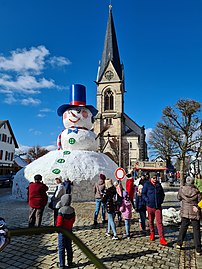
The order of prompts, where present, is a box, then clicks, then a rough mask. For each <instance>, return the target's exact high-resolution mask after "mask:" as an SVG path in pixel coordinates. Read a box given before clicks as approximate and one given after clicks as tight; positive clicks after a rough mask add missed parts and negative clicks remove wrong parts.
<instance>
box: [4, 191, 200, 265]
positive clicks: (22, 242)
mask: <svg viewBox="0 0 202 269" xmlns="http://www.w3.org/2000/svg"><path fill="white" fill-rule="evenodd" d="M176 191H177V189H174V188H173V189H168V190H167V191H166V199H165V203H164V205H163V207H164V208H168V207H170V206H173V207H179V202H177V201H176ZM73 206H74V207H75V210H76V216H77V220H76V223H75V225H74V232H75V234H76V235H77V236H78V237H79V238H80V239H81V240H82V241H83V242H84V243H85V244H86V245H87V246H88V247H89V248H90V249H91V250H92V251H93V253H94V254H95V255H96V256H97V257H99V258H100V259H101V261H102V262H103V263H104V264H105V265H106V266H107V267H108V268H110V269H116V268H121V269H132V268H144V269H150V268H160V269H171V268H172V269H175V268H176V269H177V268H178V269H183V268H186V269H190V268H191V269H202V257H195V251H194V248H193V239H192V231H188V235H187V240H186V241H185V245H184V249H183V250H181V251H178V250H176V249H175V248H174V247H175V243H176V238H177V235H178V231H179V227H178V226H166V227H165V237H166V239H167V241H168V242H169V246H168V247H164V246H161V245H160V244H159V239H158V236H156V239H155V241H153V242H151V241H149V234H147V235H146V236H143V235H141V234H140V229H139V218H138V214H137V213H134V215H133V221H132V226H131V231H132V238H131V240H128V239H125V227H124V224H123V225H122V226H121V227H117V234H118V237H119V240H112V239H111V238H109V237H106V236H105V232H106V226H105V227H103V226H102V225H101V224H100V225H98V228H93V226H92V220H93V213H94V208H95V204H94V203H93V202H86V203H73ZM52 215H53V214H52V211H51V210H50V209H48V208H46V210H45V212H44V217H43V223H42V225H52V223H53V218H52V217H53V216H52ZM0 216H2V217H4V218H5V219H6V222H7V224H8V227H9V229H14V228H19V227H27V220H28V205H27V203H26V202H22V201H16V200H13V199H12V197H11V194H10V189H6V188H4V189H0ZM73 249H74V262H75V264H76V265H75V267H74V268H78V269H80V268H85V269H91V268H96V267H95V266H94V265H93V264H92V263H91V262H90V261H89V260H88V258H86V256H85V255H84V254H83V253H82V252H81V251H80V249H78V247H77V246H76V245H74V244H73ZM57 262H58V255H57V234H45V235H33V236H21V237H12V239H11V243H10V244H9V245H8V246H7V247H6V248H5V249H4V250H3V251H2V252H1V253H0V268H1V269H4V268H5V269H18V268H20V269H26V268H27V269H28V268H29V269H34V268H41V269H55V268H57Z"/></svg>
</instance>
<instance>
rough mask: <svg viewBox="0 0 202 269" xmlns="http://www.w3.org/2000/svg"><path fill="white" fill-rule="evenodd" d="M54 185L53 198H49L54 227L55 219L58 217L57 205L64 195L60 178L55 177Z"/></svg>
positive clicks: (64, 191) (64, 190)
mask: <svg viewBox="0 0 202 269" xmlns="http://www.w3.org/2000/svg"><path fill="white" fill-rule="evenodd" d="M55 183H56V184H57V186H56V188H55V192H54V194H53V196H52V197H51V202H52V207H53V211H54V225H56V219H57V215H58V206H57V204H58V202H59V201H60V199H61V197H62V196H63V195H64V194H65V193H66V189H65V187H64V185H63V182H62V178H61V177H56V178H55Z"/></svg>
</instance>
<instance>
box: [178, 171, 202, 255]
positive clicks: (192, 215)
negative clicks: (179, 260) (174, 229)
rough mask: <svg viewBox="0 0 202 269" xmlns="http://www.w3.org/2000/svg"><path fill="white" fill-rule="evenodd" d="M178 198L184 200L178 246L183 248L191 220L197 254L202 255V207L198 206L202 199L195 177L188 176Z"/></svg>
mask: <svg viewBox="0 0 202 269" xmlns="http://www.w3.org/2000/svg"><path fill="white" fill-rule="evenodd" d="M177 197H178V199H179V200H180V201H182V204H181V210H180V214H181V218H182V222H181V226H180V231H179V236H178V239H177V244H176V248H177V249H181V248H182V244H183V241H184V238H185V236H186V233H187V229H188V226H189V224H190V222H191V224H192V227H193V234H194V245H195V249H196V255H201V254H202V252H201V232H200V216H201V209H200V208H199V207H198V203H199V202H200V200H201V199H202V196H201V194H200V192H199V190H198V189H197V188H196V187H195V186H194V179H193V178H191V177H189V176H188V177H187V178H186V185H185V186H182V187H180V189H179V192H178V195H177Z"/></svg>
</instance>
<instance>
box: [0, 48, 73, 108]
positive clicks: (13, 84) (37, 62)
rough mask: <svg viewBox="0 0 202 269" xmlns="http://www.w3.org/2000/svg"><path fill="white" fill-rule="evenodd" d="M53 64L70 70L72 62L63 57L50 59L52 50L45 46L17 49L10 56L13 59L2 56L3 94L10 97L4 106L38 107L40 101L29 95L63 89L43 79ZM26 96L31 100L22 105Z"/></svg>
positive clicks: (25, 100)
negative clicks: (69, 66) (45, 72)
mask: <svg viewBox="0 0 202 269" xmlns="http://www.w3.org/2000/svg"><path fill="white" fill-rule="evenodd" d="M50 64H51V65H52V66H66V65H69V64H71V62H70V60H69V59H67V58H65V57H62V56H59V57H56V56H53V57H50V52H49V50H48V49H47V48H46V47H45V46H43V45H42V46H38V47H32V48H30V49H26V48H24V49H16V50H15V51H11V52H10V56H9V57H5V56H3V55H0V72H1V73H0V93H2V94H6V98H5V99H4V102H5V103H7V104H13V103H19V104H21V105H28V104H32V105H37V104H39V103H40V101H39V100H38V99H33V98H31V97H30V96H29V95H34V94H40V93H41V89H52V88H55V89H63V88H64V86H63V85H60V86H59V85H57V84H56V83H55V81H54V80H52V79H47V78H45V77H44V76H43V71H44V69H45V68H47V67H48V65H50ZM16 95H17V96H18V98H17V97H16ZM24 95H28V96H29V98H26V99H22V100H21V101H19V100H20V99H19V96H22V97H24Z"/></svg>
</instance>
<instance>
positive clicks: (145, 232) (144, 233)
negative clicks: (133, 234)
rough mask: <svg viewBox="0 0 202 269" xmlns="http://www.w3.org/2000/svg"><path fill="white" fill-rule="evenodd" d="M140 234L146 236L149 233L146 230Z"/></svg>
mask: <svg viewBox="0 0 202 269" xmlns="http://www.w3.org/2000/svg"><path fill="white" fill-rule="evenodd" d="M140 233H141V234H143V235H146V234H147V231H146V230H142V231H140ZM152 241H153V240H152Z"/></svg>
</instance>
